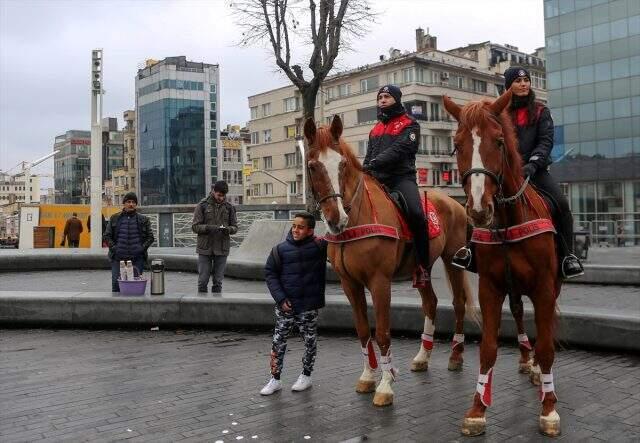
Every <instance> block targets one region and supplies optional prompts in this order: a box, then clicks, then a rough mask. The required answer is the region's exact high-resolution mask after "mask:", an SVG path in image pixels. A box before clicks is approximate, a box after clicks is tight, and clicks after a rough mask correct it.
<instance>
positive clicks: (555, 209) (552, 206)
mask: <svg viewBox="0 0 640 443" xmlns="http://www.w3.org/2000/svg"><path fill="white" fill-rule="evenodd" d="M529 186H531V187H532V188H533V189H534V190H535V191H536V192H537V193H538V195H539V196H540V197H542V200H544V203H545V205H546V207H547V210H548V211H549V214H550V215H551V220H552V221H553V222H554V224H555V220H556V219H557V217H558V215H560V209H559V206H558V203H557V202H556V199H555V198H553V196H552V195H551V194H549V193H548V192H546V191H545V190H544V189H541V188H538V187H537V186H536V185H534V184H533V183H529Z"/></svg>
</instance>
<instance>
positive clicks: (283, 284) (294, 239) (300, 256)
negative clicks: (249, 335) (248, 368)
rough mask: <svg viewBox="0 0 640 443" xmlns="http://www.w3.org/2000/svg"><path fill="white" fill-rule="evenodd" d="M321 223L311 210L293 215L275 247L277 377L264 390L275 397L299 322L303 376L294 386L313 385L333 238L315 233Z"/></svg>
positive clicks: (271, 275)
mask: <svg viewBox="0 0 640 443" xmlns="http://www.w3.org/2000/svg"><path fill="white" fill-rule="evenodd" d="M315 225H316V221H315V219H314V218H313V215H311V214H310V213H308V212H300V213H298V214H296V216H295V217H294V219H293V223H292V226H291V231H290V232H289V235H288V236H287V240H286V241H284V242H282V243H280V244H278V245H277V246H276V247H274V248H273V250H272V251H271V254H270V255H269V258H268V259H267V264H266V266H265V274H266V281H267V287H268V288H269V292H270V293H271V296H272V297H273V299H274V300H275V302H276V307H275V313H276V326H275V331H274V333H273V344H272V348H271V379H270V380H269V382H268V383H267V384H266V385H265V387H264V388H262V390H261V391H260V394H262V395H271V394H273V393H274V392H277V391H279V390H281V389H282V384H281V382H280V374H281V373H282V366H283V360H284V354H285V351H286V350H287V337H288V336H289V334H290V333H291V330H292V329H293V326H294V325H296V326H297V327H298V329H299V330H300V334H301V335H302V337H303V339H304V344H305V352H304V356H303V357H302V368H303V369H302V374H300V377H298V380H297V381H296V382H295V383H294V385H293V386H292V387H291V390H292V391H304V390H306V389H309V388H310V387H311V384H312V383H311V372H312V371H313V364H314V362H315V360H316V340H317V323H318V309H320V308H322V307H323V306H324V290H325V280H326V269H327V268H326V261H327V242H326V241H324V240H321V239H319V238H317V237H315V236H314V234H313V230H314V228H315Z"/></svg>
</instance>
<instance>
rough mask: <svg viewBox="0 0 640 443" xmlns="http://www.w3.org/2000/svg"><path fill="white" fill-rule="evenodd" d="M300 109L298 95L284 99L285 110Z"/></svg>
mask: <svg viewBox="0 0 640 443" xmlns="http://www.w3.org/2000/svg"><path fill="white" fill-rule="evenodd" d="M297 110H298V97H290V98H285V99H284V112H291V111H297Z"/></svg>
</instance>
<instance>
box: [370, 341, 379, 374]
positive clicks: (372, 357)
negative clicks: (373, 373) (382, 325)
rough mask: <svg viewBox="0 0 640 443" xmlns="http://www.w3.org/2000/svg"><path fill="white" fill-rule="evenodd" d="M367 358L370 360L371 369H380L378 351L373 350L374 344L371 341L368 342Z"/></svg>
mask: <svg viewBox="0 0 640 443" xmlns="http://www.w3.org/2000/svg"><path fill="white" fill-rule="evenodd" d="M367 357H368V358H369V367H370V368H371V369H377V368H378V358H377V357H376V351H375V349H373V343H372V342H371V339H369V341H368V342H367Z"/></svg>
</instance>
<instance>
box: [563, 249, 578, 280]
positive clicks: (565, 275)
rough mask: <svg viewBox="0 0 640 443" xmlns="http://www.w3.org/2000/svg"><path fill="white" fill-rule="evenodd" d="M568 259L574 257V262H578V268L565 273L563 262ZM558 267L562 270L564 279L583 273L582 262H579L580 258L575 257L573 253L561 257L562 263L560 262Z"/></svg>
mask: <svg viewBox="0 0 640 443" xmlns="http://www.w3.org/2000/svg"><path fill="white" fill-rule="evenodd" d="M569 259H574V260H575V261H576V263H577V264H578V266H579V267H580V270H579V271H578V272H576V273H575V274H574V273H572V274H567V273H566V272H565V269H564V266H565V263H566V262H567V260H569ZM560 269H561V271H562V277H563V278H565V279H567V280H568V279H570V278H576V277H580V276H581V275H584V268H583V267H582V263H580V260H579V259H578V257H576V256H575V255H574V254H569V255H567V256H566V257H564V258H563V259H562V263H561V264H560Z"/></svg>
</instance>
